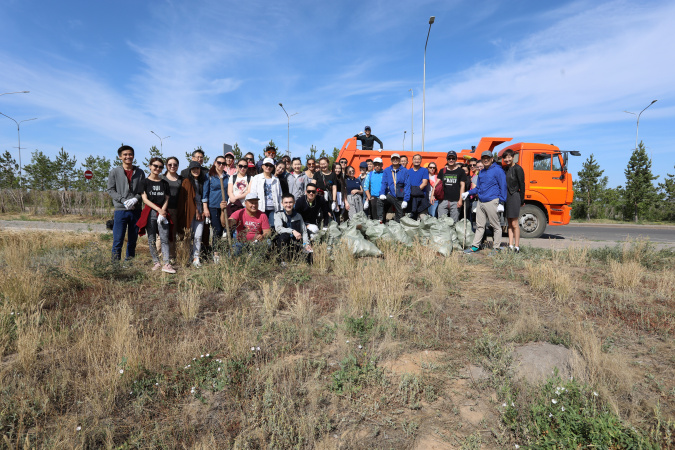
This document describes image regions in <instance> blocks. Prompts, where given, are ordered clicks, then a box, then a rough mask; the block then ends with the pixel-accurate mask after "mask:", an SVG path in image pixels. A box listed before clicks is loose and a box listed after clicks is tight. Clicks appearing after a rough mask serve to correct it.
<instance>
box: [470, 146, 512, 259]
mask: <svg viewBox="0 0 675 450" xmlns="http://www.w3.org/2000/svg"><path fill="white" fill-rule="evenodd" d="M480 159H481V162H482V163H483V166H484V167H485V168H484V169H483V170H481V171H480V172H479V173H478V179H477V181H476V187H475V188H473V189H471V190H469V191H467V192H465V193H464V194H462V200H466V198H467V197H468V196H469V195H473V194H478V207H477V208H476V234H475V236H474V239H473V243H472V244H471V248H468V249H466V250H464V253H474V252H477V251H478V250H479V247H478V246H479V245H480V241H481V239H483V234H484V233H485V225H486V223H487V222H489V223H490V226H491V227H492V230H493V232H494V244H493V246H492V248H494V249H495V250H499V249H500V245H501V242H502V226H501V224H500V223H499V213H500V212H503V211H504V202H506V192H507V189H506V174H505V173H504V170H503V169H502V168H501V166H500V165H499V164H493V162H494V160H493V159H492V152H491V151H490V150H485V151H484V152H483V153H482V154H481V158H480Z"/></svg>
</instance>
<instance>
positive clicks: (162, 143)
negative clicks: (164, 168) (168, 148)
mask: <svg viewBox="0 0 675 450" xmlns="http://www.w3.org/2000/svg"><path fill="white" fill-rule="evenodd" d="M150 132H151V133H152V134H154V135H155V136H157V137H158V138H159V152H160V153H161V154H162V155H164V142H163V141H164V139H169V138H170V137H171V136H165V137H159V134H157V133H155V132H154V131H152V130H150Z"/></svg>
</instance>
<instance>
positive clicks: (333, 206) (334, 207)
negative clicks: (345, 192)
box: [330, 202, 337, 211]
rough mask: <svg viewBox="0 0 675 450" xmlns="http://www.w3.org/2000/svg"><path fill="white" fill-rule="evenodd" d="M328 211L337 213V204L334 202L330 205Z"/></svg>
mask: <svg viewBox="0 0 675 450" xmlns="http://www.w3.org/2000/svg"><path fill="white" fill-rule="evenodd" d="M330 210H331V211H337V204H336V203H335V202H333V203H331V204H330Z"/></svg>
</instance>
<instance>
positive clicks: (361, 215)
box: [349, 211, 368, 224]
mask: <svg viewBox="0 0 675 450" xmlns="http://www.w3.org/2000/svg"><path fill="white" fill-rule="evenodd" d="M349 222H350V223H354V224H365V223H367V222H368V217H366V213H365V212H363V211H359V212H357V213H356V214H354V217H352V218H351V219H349Z"/></svg>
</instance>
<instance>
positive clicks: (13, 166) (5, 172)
mask: <svg viewBox="0 0 675 450" xmlns="http://www.w3.org/2000/svg"><path fill="white" fill-rule="evenodd" d="M18 187H19V165H18V164H17V163H16V160H15V159H14V158H12V154H11V153H9V152H8V151H7V150H5V153H3V154H2V155H0V188H2V189H15V188H18Z"/></svg>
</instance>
